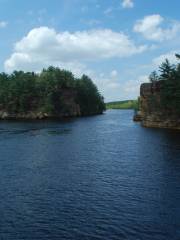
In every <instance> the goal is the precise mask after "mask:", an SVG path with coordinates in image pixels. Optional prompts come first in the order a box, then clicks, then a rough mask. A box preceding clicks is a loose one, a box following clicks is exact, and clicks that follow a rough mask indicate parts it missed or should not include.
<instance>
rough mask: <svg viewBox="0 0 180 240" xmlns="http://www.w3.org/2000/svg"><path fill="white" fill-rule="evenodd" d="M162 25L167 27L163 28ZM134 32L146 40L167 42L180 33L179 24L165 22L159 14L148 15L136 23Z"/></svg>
mask: <svg viewBox="0 0 180 240" xmlns="http://www.w3.org/2000/svg"><path fill="white" fill-rule="evenodd" d="M163 23H166V25H168V27H167V28H163V26H162V25H163ZM134 32H137V33H141V34H142V35H143V36H144V37H145V38H146V39H148V40H154V41H163V40H169V39H173V38H174V37H176V36H177V34H178V33H179V32H180V22H175V21H174V22H168V21H167V22H166V21H165V19H164V18H163V17H162V16H160V15H159V14H154V15H149V16H145V17H144V18H143V19H141V20H138V21H137V22H136V24H135V25H134Z"/></svg>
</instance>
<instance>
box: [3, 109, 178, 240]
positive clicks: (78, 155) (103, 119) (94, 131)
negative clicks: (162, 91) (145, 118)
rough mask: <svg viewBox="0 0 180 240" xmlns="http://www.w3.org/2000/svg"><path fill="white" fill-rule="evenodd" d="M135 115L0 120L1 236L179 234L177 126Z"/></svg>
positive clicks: (163, 238)
mask: <svg viewBox="0 0 180 240" xmlns="http://www.w3.org/2000/svg"><path fill="white" fill-rule="evenodd" d="M132 116H133V112H132V111H130V110H127V111H126V110H122V111H121V110H109V111H107V112H106V113H105V114H104V115H100V116H94V117H87V118H79V119H74V120H70V121H66V122H58V121H35V122H12V121H11V122H0V239H1V240H9V239H10V240H11V239H12V240H22V239H23V240H24V239H25V240H26V239H27V240H46V239H48V240H59V239H60V240H61V239H63V240H64V239H67V240H75V239H77V240H79V239H80V240H81V239H82V240H87V239H88V240H89V239H90V240H91V239H93V240H94V239H98V240H121V239H122V240H125V239H127V240H179V239H180V132H177V131H170V130H160V129H146V128H142V127H141V126H140V125H139V124H137V123H134V122H133V121H132Z"/></svg>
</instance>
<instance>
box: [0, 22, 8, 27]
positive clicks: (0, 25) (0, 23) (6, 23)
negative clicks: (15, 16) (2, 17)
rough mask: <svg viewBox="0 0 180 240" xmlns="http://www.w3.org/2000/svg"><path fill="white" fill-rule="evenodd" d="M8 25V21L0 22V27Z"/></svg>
mask: <svg viewBox="0 0 180 240" xmlns="http://www.w3.org/2000/svg"><path fill="white" fill-rule="evenodd" d="M7 25H8V22H6V21H1V22H0V28H5V27H7Z"/></svg>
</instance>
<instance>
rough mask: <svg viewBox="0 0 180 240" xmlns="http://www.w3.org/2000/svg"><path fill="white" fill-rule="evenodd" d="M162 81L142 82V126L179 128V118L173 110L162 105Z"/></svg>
mask: <svg viewBox="0 0 180 240" xmlns="http://www.w3.org/2000/svg"><path fill="white" fill-rule="evenodd" d="M162 85H163V82H162V81H158V82H155V83H144V84H142V85H141V88H140V116H139V117H137V119H138V120H140V121H141V123H142V126H144V127H153V128H170V129H180V118H179V116H178V115H177V114H176V113H175V111H173V109H167V108H164V107H162V99H161V90H162Z"/></svg>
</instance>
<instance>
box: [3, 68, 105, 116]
mask: <svg viewBox="0 0 180 240" xmlns="http://www.w3.org/2000/svg"><path fill="white" fill-rule="evenodd" d="M63 89H73V90H75V92H76V99H75V101H76V103H77V104H79V106H80V110H81V114H82V115H90V114H96V113H102V112H103V111H104V110H105V104H104V99H103V97H102V95H101V94H100V93H99V91H98V89H97V87H96V85H95V84H94V83H93V82H92V80H91V79H90V78H89V77H88V76H86V75H83V76H82V77H81V78H75V77H74V75H73V74H72V72H70V71H67V70H61V69H60V68H58V67H52V66H51V67H49V68H47V69H43V70H42V72H41V73H35V72H23V71H14V72H13V73H12V74H7V73H0V110H6V111H8V112H11V113H27V112H30V111H42V112H46V113H52V114H56V113H57V112H58V110H59V109H60V108H62V107H63V104H64V102H63V99H62V95H61V93H62V91H63Z"/></svg>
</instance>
